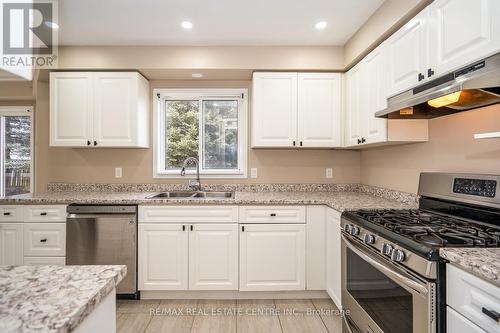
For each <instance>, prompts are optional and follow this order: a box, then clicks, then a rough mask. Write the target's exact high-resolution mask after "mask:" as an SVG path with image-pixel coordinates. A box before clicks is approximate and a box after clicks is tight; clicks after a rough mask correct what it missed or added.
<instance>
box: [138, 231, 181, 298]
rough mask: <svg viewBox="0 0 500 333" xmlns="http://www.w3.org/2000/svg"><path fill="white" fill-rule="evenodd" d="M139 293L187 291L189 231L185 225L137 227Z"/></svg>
mask: <svg viewBox="0 0 500 333" xmlns="http://www.w3.org/2000/svg"><path fill="white" fill-rule="evenodd" d="M138 271H139V274H138V275H139V276H138V279H139V289H140V290H186V289H187V287H188V232H187V230H186V225H185V224H184V225H183V224H167V223H165V224H157V223H147V224H139V239H138Z"/></svg>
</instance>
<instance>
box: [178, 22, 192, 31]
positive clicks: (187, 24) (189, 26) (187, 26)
mask: <svg viewBox="0 0 500 333" xmlns="http://www.w3.org/2000/svg"><path fill="white" fill-rule="evenodd" d="M181 27H182V29H186V30H189V29H192V28H193V23H191V22H189V21H182V22H181Z"/></svg>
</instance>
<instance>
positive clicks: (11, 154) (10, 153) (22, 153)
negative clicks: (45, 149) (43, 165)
mask: <svg viewBox="0 0 500 333" xmlns="http://www.w3.org/2000/svg"><path fill="white" fill-rule="evenodd" d="M32 119H33V118H32V108H31V107H0V196H1V197H4V196H9V195H16V194H23V193H29V192H32V190H31V189H32V184H33V177H32V174H33V172H32V170H33V167H32V155H33V149H32V134H31V133H32V126H33V124H32Z"/></svg>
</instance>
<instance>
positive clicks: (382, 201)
mask: <svg viewBox="0 0 500 333" xmlns="http://www.w3.org/2000/svg"><path fill="white" fill-rule="evenodd" d="M151 194H153V193H152V192H100V191H96V192H80V191H55V192H45V193H40V194H26V195H18V196H13V197H7V198H3V199H0V204H69V203H79V204H149V205H159V204H169V205H180V204H189V205H196V204H198V205H207V204H212V205H327V206H329V207H331V208H333V209H336V210H338V211H344V210H354V209H376V208H394V209H408V208H416V207H417V202H416V201H410V202H407V203H405V202H402V201H398V200H394V199H386V198H384V197H381V196H378V195H375V194H371V193H363V192H358V191H345V192H344V191H338V192H319V191H314V192H301V191H297V192H235V197H234V199H172V198H169V199H147V198H146V197H147V196H149V195H151Z"/></svg>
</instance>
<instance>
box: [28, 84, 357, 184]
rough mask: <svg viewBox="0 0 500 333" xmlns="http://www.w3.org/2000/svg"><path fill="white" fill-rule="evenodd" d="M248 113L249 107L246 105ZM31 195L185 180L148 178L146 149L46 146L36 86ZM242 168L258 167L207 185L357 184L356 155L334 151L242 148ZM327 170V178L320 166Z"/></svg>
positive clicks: (41, 89) (45, 117)
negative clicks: (253, 175) (53, 189)
mask: <svg viewBox="0 0 500 333" xmlns="http://www.w3.org/2000/svg"><path fill="white" fill-rule="evenodd" d="M215 86H216V87H239V88H250V81H199V82H195V81H192V80H191V81H152V82H151V87H152V88H154V87H176V88H182V87H215ZM249 109H250V112H251V105H249ZM35 121H36V134H35V149H36V154H37V157H36V166H35V170H36V171H35V172H36V173H35V177H36V189H35V190H36V191H37V192H40V191H44V190H45V189H46V186H47V183H49V182H68V183H96V182H97V183H105V182H106V183H108V182H111V183H113V182H124V183H151V182H165V183H166V182H177V183H178V182H186V179H182V178H181V179H170V180H168V179H153V177H152V174H153V151H152V149H71V148H51V147H49V133H48V128H49V105H48V84H47V82H40V83H39V86H38V89H37V105H36V120H35ZM115 167H122V168H123V178H121V179H117V178H114V168H115ZM248 167H249V168H251V167H256V168H258V176H259V177H258V178H257V179H232V180H231V179H222V180H221V179H216V180H211V181H208V180H207V182H219V183H220V182H241V183H271V182H275V183H327V182H335V183H353V182H354V183H357V182H359V180H360V174H359V170H360V164H359V152H355V151H334V150H300V151H299V150H275V149H273V150H262V149H260V150H256V149H249V150H248ZM326 167H332V168H333V175H334V176H333V179H326V178H325V168H326Z"/></svg>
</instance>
